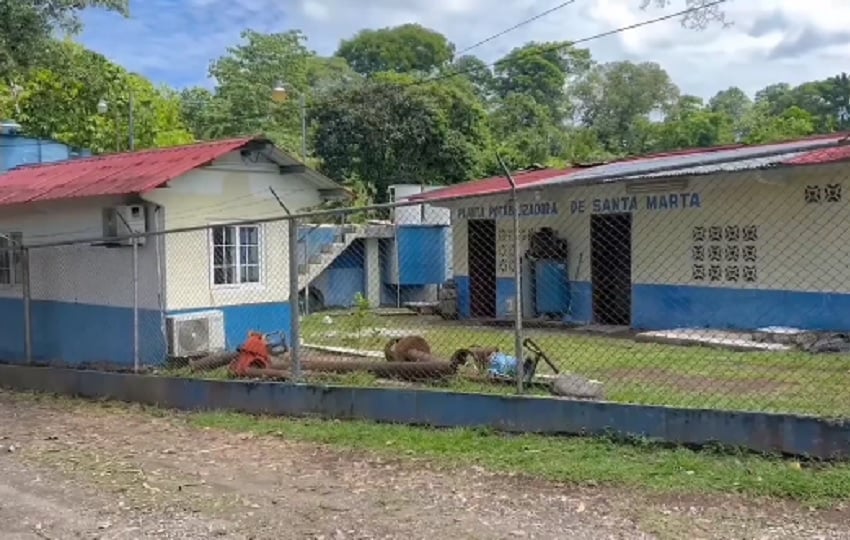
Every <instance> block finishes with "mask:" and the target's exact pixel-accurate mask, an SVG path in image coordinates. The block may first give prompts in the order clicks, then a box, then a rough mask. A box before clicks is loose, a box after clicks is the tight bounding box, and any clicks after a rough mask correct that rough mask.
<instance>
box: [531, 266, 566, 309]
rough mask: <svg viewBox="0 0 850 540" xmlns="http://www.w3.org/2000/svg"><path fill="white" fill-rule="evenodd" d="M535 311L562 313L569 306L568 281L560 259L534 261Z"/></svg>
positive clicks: (564, 267)
mask: <svg viewBox="0 0 850 540" xmlns="http://www.w3.org/2000/svg"><path fill="white" fill-rule="evenodd" d="M534 288H535V295H534V296H535V308H536V309H535V311H536V312H537V314H538V315H550V314H551V315H563V314H566V313H567V312H568V310H569V307H570V282H569V278H568V276H567V265H566V263H564V262H562V261H553V260H546V259H543V260H539V261H536V262H535V263H534Z"/></svg>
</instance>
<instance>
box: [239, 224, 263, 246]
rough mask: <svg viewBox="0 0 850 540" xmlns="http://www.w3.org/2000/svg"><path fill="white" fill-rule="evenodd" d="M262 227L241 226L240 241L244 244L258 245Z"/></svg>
mask: <svg viewBox="0 0 850 540" xmlns="http://www.w3.org/2000/svg"><path fill="white" fill-rule="evenodd" d="M259 237H260V229H259V227H254V226H252V227H240V228H239V242H240V243H241V244H242V245H257V244H258V243H259Z"/></svg>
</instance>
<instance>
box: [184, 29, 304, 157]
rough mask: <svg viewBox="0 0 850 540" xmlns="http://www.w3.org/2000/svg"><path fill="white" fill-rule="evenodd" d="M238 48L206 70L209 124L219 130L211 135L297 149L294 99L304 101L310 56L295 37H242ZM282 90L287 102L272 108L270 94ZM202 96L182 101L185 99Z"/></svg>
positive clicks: (297, 116)
mask: <svg viewBox="0 0 850 540" xmlns="http://www.w3.org/2000/svg"><path fill="white" fill-rule="evenodd" d="M241 35H242V43H240V44H239V45H236V46H234V47H231V48H229V49H228V51H227V53H226V54H225V55H224V56H222V57H220V58H218V59H217V60H215V61H214V62H213V63H212V65H211V66H210V75H211V76H212V77H213V78H215V80H216V88H215V96H214V100H215V101H214V105H213V106H214V111H213V112H212V113H211V114H213V116H212V119H213V120H214V121H215V122H217V123H218V124H219V127H218V128H217V135H219V136H235V135H252V134H257V133H266V134H268V135H269V136H270V137H272V138H273V139H274V140H275V141H276V142H277V143H278V144H280V145H281V146H282V147H283V148H286V149H288V150H290V151H292V152H295V153H297V152H298V150H299V149H300V145H301V143H300V138H301V127H300V126H301V121H300V115H301V111H300V109H299V105H298V103H299V99H298V96H299V94H303V95H304V96H305V98H310V97H311V96H310V93H309V91H308V80H309V77H310V66H311V64H310V62H311V57H312V53H311V52H310V51H309V50H308V49H307V48H306V46H305V45H304V42H305V37H304V34H302V33H301V32H300V31H296V30H293V31H288V32H282V33H275V34H263V33H260V32H255V31H253V30H245V31H244V32H242V34H241ZM279 85H284V88H286V89H287V92H288V94H289V98H291V99H287V100H285V101H282V102H276V101H275V100H274V99H273V98H274V90H275V88H276V87H278V86H279ZM194 97H200V98H201V99H202V100H203V99H206V96H203V95H200V94H196V95H192V96H187V95H184V110H185V109H186V108H187V107H190V106H191V103H189V102H188V100H189V99H192V98H194Z"/></svg>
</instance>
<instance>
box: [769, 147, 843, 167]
mask: <svg viewBox="0 0 850 540" xmlns="http://www.w3.org/2000/svg"><path fill="white" fill-rule="evenodd" d="M846 160H850V146H836V147H835V148H824V149H821V150H814V151H812V152H809V153H808V154H803V155H802V156H797V157H795V158H793V159H789V160H787V161H784V162H783V165H820V164H826V163H835V162H837V161H846Z"/></svg>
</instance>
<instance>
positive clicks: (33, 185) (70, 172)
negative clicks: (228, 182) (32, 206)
mask: <svg viewBox="0 0 850 540" xmlns="http://www.w3.org/2000/svg"><path fill="white" fill-rule="evenodd" d="M255 141H256V142H261V143H262V142H268V141H267V140H266V139H264V138H261V137H243V138H238V139H227V140H221V141H214V142H205V143H198V144H191V145H186V146H176V147H172V148H162V149H156V150H143V151H139V152H129V153H122V154H110V155H105V156H97V157H91V158H78V159H75V160H73V161H64V162H59V163H47V164H40V165H27V166H23V167H20V168H17V169H13V170H11V171H9V172H7V173H5V174H2V175H0V205H10V204H22V203H30V202H38V201H52V200H61V199H72V198H81V197H96V196H104V195H131V194H136V193H144V192H146V191H150V190H152V189H155V188H158V187H160V186H162V185H164V184H166V183H167V182H169V181H170V180H173V179H175V178H177V177H179V176H182V175H184V174H186V173H187V172H189V171H191V170H193V169H196V168H198V167H200V166H202V165H205V164H207V163H210V162H211V161H214V160H216V159H218V158H220V157H222V156H223V155H225V154H227V153H229V152H232V151H234V150H238V149H240V148H243V147H245V146H247V145H248V144H250V143H253V142H255Z"/></svg>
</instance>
